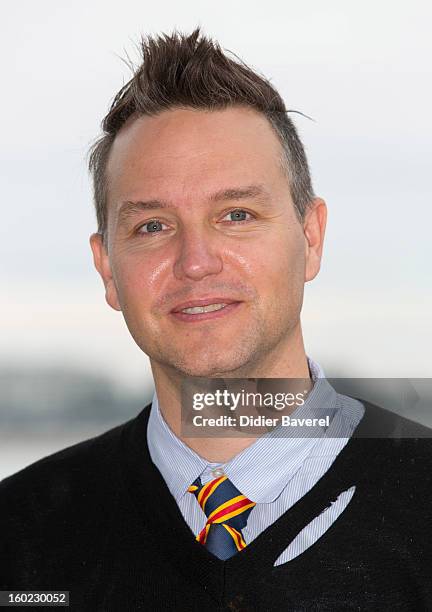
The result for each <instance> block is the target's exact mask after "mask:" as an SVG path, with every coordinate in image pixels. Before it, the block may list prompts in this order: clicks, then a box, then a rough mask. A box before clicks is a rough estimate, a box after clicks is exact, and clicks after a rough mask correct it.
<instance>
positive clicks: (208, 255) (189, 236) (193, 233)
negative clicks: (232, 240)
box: [174, 226, 223, 281]
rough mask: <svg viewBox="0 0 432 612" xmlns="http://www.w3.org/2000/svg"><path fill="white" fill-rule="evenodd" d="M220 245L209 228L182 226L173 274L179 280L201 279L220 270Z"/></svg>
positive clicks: (221, 266)
mask: <svg viewBox="0 0 432 612" xmlns="http://www.w3.org/2000/svg"><path fill="white" fill-rule="evenodd" d="M220 248H221V245H219V244H218V240H217V237H216V236H212V235H211V230H210V231H209V230H207V231H206V230H205V229H203V228H199V227H196V226H195V227H190V226H189V227H188V228H184V229H183V231H182V234H181V236H180V237H179V250H178V256H177V258H176V261H175V263H174V276H175V277H176V278H177V279H179V280H185V279H190V280H195V281H197V280H201V279H203V278H205V277H206V276H209V275H212V274H219V272H221V271H222V268H223V263H222V257H221V250H220Z"/></svg>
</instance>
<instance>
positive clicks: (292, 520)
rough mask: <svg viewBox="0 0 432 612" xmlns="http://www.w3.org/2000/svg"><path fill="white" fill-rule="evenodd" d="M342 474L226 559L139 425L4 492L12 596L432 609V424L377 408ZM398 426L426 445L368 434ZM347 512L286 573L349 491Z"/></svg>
mask: <svg viewBox="0 0 432 612" xmlns="http://www.w3.org/2000/svg"><path fill="white" fill-rule="evenodd" d="M364 404H365V408H366V411H365V416H364V417H363V419H362V421H361V422H360V425H359V426H358V428H357V429H356V431H355V435H354V436H353V437H352V438H351V439H350V441H349V442H348V443H347V445H346V446H345V447H344V449H343V450H342V451H341V452H340V454H339V455H338V456H337V458H336V459H335V461H334V463H333V465H332V466H331V468H330V469H329V470H328V471H327V472H326V473H325V474H324V476H323V477H322V478H321V479H320V480H319V481H318V482H317V483H316V484H315V486H314V487H313V488H312V489H311V490H310V491H309V492H308V493H307V494H306V495H305V496H304V497H303V498H301V499H300V500H299V501H298V502H297V503H296V504H295V505H294V506H293V507H292V508H291V509H290V510H288V511H287V512H286V513H285V514H283V515H282V516H281V517H280V518H279V519H278V520H277V521H276V522H275V523H273V524H272V525H271V526H270V527H268V528H267V529H266V530H265V531H264V532H263V533H261V534H260V535H259V536H258V537H257V538H256V539H255V540H253V541H252V542H251V543H250V544H249V545H248V546H247V547H246V548H245V549H244V550H243V551H242V552H240V553H238V554H237V555H235V556H234V557H231V558H230V559H228V560H227V561H222V560H220V559H218V558H216V557H214V556H213V555H211V554H210V553H209V552H208V551H207V550H206V549H205V548H204V547H203V546H202V545H201V544H199V543H197V542H196V541H195V538H194V535H193V534H192V532H191V531H190V529H189V527H188V526H187V524H186V523H185V521H184V519H183V517H182V515H181V513H180V510H179V509H178V506H177V504H176V502H175V500H174V498H173V497H172V496H171V494H170V492H169V490H168V488H167V486H166V484H165V482H164V480H163V479H162V476H161V475H160V473H159V471H158V470H157V468H156V467H155V466H154V464H153V463H152V461H151V458H150V455H149V451H148V447H147V442H146V429H147V422H148V416H149V406H147V407H146V408H145V409H144V410H143V411H142V412H141V413H140V414H139V415H138V416H137V417H136V418H135V419H132V420H131V421H128V422H127V423H125V424H123V425H121V426H119V427H116V428H115V429H112V430H110V431H108V432H107V433H105V434H103V435H101V436H98V437H97V438H93V439H91V440H88V441H85V442H82V443H80V444H77V445H75V446H73V447H70V448H68V449H65V450H64V451H61V452H59V453H56V454H54V455H51V456H49V457H46V458H45V459H43V460H41V461H38V462H37V463H35V464H33V465H32V466H30V467H28V468H26V469H24V470H22V471H21V472H19V473H18V474H15V475H14V476H12V477H10V478H7V479H6V480H4V481H3V482H2V483H1V484H0V590H20V589H22V590H32V589H34V590H36V589H37V590H42V589H47V590H48V589H49V590H54V589H57V590H68V591H70V609H71V610H73V611H77V612H87V611H88V612H99V611H103V612H111V611H116V612H126V611H127V612H128V611H134V610H145V611H150V612H152V611H154V610H156V611H158V610H176V611H177V610H178V611H188V612H189V611H195V610H196V611H204V610H208V611H216V610H226V611H230V610H238V611H240V610H242V611H253V610H257V611H272V610H275V611H276V610H278V611H279V610H282V611H284V610H290V611H296V612H300V611H306V610H307V611H310V610H312V611H329V612H335V611H338V610H367V611H370V610H376V611H378V610H379V611H380V612H383V611H385V610H412V611H415V612H420V611H425V610H432V544H431V531H432V504H431V501H432V500H431V493H430V490H431V487H430V478H431V467H432V458H431V457H432V441H431V440H430V439H429V438H430V434H431V430H429V429H427V428H424V427H422V426H417V425H414V424H412V422H411V421H407V420H406V419H403V418H401V417H397V416H395V415H393V414H392V413H390V412H387V411H385V410H383V409H381V408H378V407H376V406H372V405H371V404H367V403H365V402H364ZM377 419H378V420H379V422H380V424H381V433H380V435H383V428H384V430H385V432H386V433H385V435H392V432H395V431H396V432H397V433H399V434H401V435H402V436H403V435H408V436H412V435H416V436H418V437H416V438H410V439H406V438H404V439H395V438H387V439H381V438H375V439H373V438H368V439H364V438H363V437H362V436H364V435H367V434H369V435H371V436H374V435H377V434H376V433H375V432H376V422H377ZM352 485H355V487H356V491H355V494H354V496H353V498H352V500H351V502H350V503H349V504H348V507H347V508H346V510H345V511H344V512H343V513H342V514H341V515H340V516H339V518H338V519H337V520H336V521H335V523H334V524H333V525H332V526H331V527H330V528H329V529H328V531H326V533H325V534H324V535H323V536H322V537H321V538H320V539H319V540H318V541H317V542H316V543H315V544H313V545H312V546H311V547H309V548H308V549H307V550H306V551H305V552H303V553H302V554H300V555H299V556H297V557H296V558H294V559H292V560H291V561H289V562H287V563H285V564H283V565H279V566H276V567H274V562H275V560H276V559H277V557H278V556H279V555H280V554H281V552H282V551H283V550H284V549H285V548H286V547H287V546H288V544H289V543H290V542H291V540H292V539H293V538H294V537H295V536H296V534H297V533H298V532H299V531H300V530H301V529H302V528H303V527H304V526H306V525H307V524H308V523H309V522H310V521H312V519H313V518H314V517H316V516H317V515H318V514H319V513H320V512H322V511H323V510H324V509H325V508H326V507H328V506H329V505H330V504H331V502H332V501H333V500H335V499H336V498H337V496H338V495H339V494H340V493H341V492H342V491H344V490H346V489H348V488H349V487H351V486H352Z"/></svg>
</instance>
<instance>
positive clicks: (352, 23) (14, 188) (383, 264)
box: [0, 0, 432, 386]
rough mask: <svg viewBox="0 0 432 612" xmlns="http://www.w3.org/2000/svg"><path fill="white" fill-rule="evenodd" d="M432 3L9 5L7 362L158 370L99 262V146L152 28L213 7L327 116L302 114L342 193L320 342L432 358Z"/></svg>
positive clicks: (225, 26) (330, 196)
mask: <svg viewBox="0 0 432 612" xmlns="http://www.w3.org/2000/svg"><path fill="white" fill-rule="evenodd" d="M431 18H432V5H431V4H430V3H428V2H420V1H418V0H414V1H410V2H407V1H406V2H400V1H399V2H398V1H381V2H376V1H370V0H369V1H366V2H365V1H363V2H346V1H332V0H328V1H327V2H318V1H315V2H307V1H306V2H298V1H296V2H293V1H292V0H285V1H284V2H272V1H271V0H270V1H269V2H253V1H252V2H251V1H250V0H249V1H248V2H245V1H243V0H242V1H237V2H232V0H231V1H229V2H226V1H218V2H211V3H210V2H193V3H192V2H142V1H140V2H138V1H132V0H123V1H122V2H107V1H104V2H102V1H99V0H98V1H92V2H88V1H86V2H84V1H82V0H81V1H75V2H73V3H72V2H65V1H61V2H59V1H58V0H57V1H55V2H54V1H49V2H47V1H43V0H39V1H38V2H30V1H23V0H21V2H18V3H16V4H12V3H8V4H7V5H5V6H3V9H2V20H1V26H0V28H1V36H0V44H1V53H0V58H1V72H0V74H1V83H2V101H1V113H0V121H1V126H0V132H1V139H0V164H1V196H2V206H1V210H2V213H1V218H2V223H1V240H0V266H1V284H0V299H1V304H2V306H1V309H2V316H1V320H0V325H1V329H0V338H1V340H0V344H1V347H0V362H3V363H7V364H8V365H11V364H12V365H18V366H20V365H23V364H32V363H34V364H37V365H38V366H41V365H42V366H43V365H45V364H46V365H50V364H53V363H54V364H64V365H66V366H67V365H71V366H76V365H79V366H80V367H84V368H85V369H88V370H89V371H90V370H91V371H95V372H104V373H108V374H109V375H112V376H114V377H116V378H117V379H118V380H121V381H122V382H126V383H130V384H131V385H134V386H135V385H138V386H140V385H142V383H143V380H146V381H149V368H148V361H147V358H146V357H145V356H144V355H143V354H142V353H141V351H140V350H139V349H138V347H137V346H136V345H135V344H134V342H133V340H132V339H131V338H130V336H129V333H128V331H127V329H126V326H125V324H124V321H123V319H122V315H121V314H120V313H116V312H114V311H112V310H110V309H109V307H108V306H107V305H106V304H105V301H104V296H103V290H102V283H101V281H100V280H99V277H98V276H97V275H96V272H95V271H94V270H93V264H92V259H91V254H90V248H89V245H88V236H89V235H90V233H91V232H92V231H94V229H95V217H94V213H93V209H92V196H91V190H90V182H89V179H88V176H87V170H86V159H85V158H86V152H87V149H88V146H89V145H90V143H91V142H92V141H93V139H94V138H95V137H96V136H97V135H98V133H99V124H100V121H101V120H102V118H103V116H104V115H105V113H106V111H107V109H108V105H109V103H110V101H111V99H112V97H113V96H114V94H115V93H116V92H117V90H118V89H119V88H120V87H121V86H122V84H123V83H124V82H125V81H126V80H128V79H129V72H128V69H127V67H126V66H125V64H124V63H123V62H122V61H121V59H120V58H121V57H125V55H126V53H128V54H129V55H130V56H131V57H132V58H136V53H135V43H136V42H137V41H138V40H139V36H140V34H141V33H143V34H147V33H156V32H161V31H164V32H171V31H172V30H173V28H175V27H177V28H178V29H180V30H184V31H187V32H190V31H191V30H192V29H193V28H194V27H195V26H196V25H201V26H202V28H203V30H204V32H205V33H207V34H209V35H211V36H213V37H215V38H216V39H218V40H219V42H220V43H221V45H222V46H223V47H224V48H227V49H230V50H232V51H234V52H235V53H236V54H237V55H239V56H240V57H241V58H242V59H243V60H244V61H246V62H247V63H249V64H250V65H251V66H252V67H254V68H256V69H258V70H259V71H260V72H262V73H263V74H264V75H266V76H267V77H268V78H270V79H271V81H272V82H273V83H274V85H275V86H276V87H277V88H278V89H279V91H280V92H281V94H282V95H283V97H284V99H285V101H286V104H287V106H288V108H292V109H297V110H300V111H302V112H304V113H306V114H307V115H309V116H312V117H313V118H314V119H315V121H314V122H311V121H308V120H307V119H304V118H302V117H299V116H296V115H294V116H293V118H294V120H295V122H296V125H297V126H298V129H299V131H300V134H301V137H302V138H303V141H304V143H305V146H306V149H307V153H308V156H309V160H310V165H311V170H312V175H313V180H314V187H315V191H316V193H317V194H318V195H321V196H322V197H324V198H325V199H326V201H327V203H328V206H329V225H328V234H327V240H326V247H325V253H324V261H323V268H322V271H321V273H320V276H319V278H317V279H316V280H315V281H314V282H313V283H311V284H309V285H308V286H307V287H306V294H305V304H304V310H303V327H304V335H305V342H306V349H307V353H308V354H309V355H311V356H312V357H313V358H314V359H315V360H317V361H319V362H321V364H322V365H323V367H324V369H325V370H327V371H328V372H329V373H331V372H336V371H337V372H339V371H342V372H344V373H345V374H346V375H347V376H363V377H380V376H385V377H393V376H394V377H429V376H432V360H431V358H430V350H431V341H432V324H431V312H432V290H431V280H432V275H431V272H430V250H431V234H432V213H431V191H432V189H431V183H430V172H431V136H432V127H431V126H432V122H431V109H432V79H431V76H432V75H431V58H432V38H431V36H430V23H431Z"/></svg>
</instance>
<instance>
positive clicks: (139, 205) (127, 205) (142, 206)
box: [118, 185, 269, 224]
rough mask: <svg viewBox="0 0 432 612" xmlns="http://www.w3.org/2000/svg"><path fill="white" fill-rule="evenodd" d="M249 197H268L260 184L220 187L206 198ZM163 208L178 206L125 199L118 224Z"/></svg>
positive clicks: (264, 200) (221, 200) (265, 198)
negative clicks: (145, 212) (140, 214)
mask: <svg viewBox="0 0 432 612" xmlns="http://www.w3.org/2000/svg"><path fill="white" fill-rule="evenodd" d="M251 198H259V199H260V200H261V202H262V203H263V204H264V203H265V202H266V201H267V200H268V199H269V193H268V192H267V190H266V189H265V188H264V187H263V186H262V185H247V186H246V187H229V188H226V189H220V190H219V191H216V192H215V193H213V194H211V195H210V197H209V198H208V199H209V201H210V202H224V201H229V200H248V199H251ZM163 208H169V209H171V210H176V209H178V206H173V205H171V204H169V203H168V202H165V201H163V200H138V201H136V202H133V201H130V200H127V201H126V202H123V203H122V204H121V206H120V208H119V212H118V222H119V224H121V223H124V222H125V221H127V220H128V219H129V218H130V217H133V216H134V215H136V214H137V213H140V212H142V211H144V210H159V209H163Z"/></svg>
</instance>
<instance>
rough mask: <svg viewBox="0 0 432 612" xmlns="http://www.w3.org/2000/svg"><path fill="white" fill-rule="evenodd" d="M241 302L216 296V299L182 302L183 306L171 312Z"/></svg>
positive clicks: (179, 305)
mask: <svg viewBox="0 0 432 612" xmlns="http://www.w3.org/2000/svg"><path fill="white" fill-rule="evenodd" d="M238 302H239V300H234V299H232V298H228V297H222V296H215V297H204V298H196V299H194V300H189V301H187V302H182V303H181V304H177V305H176V306H174V308H173V309H172V310H171V312H182V310H184V309H185V308H199V307H204V306H210V305H212V304H225V305H228V304H234V303H238Z"/></svg>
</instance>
